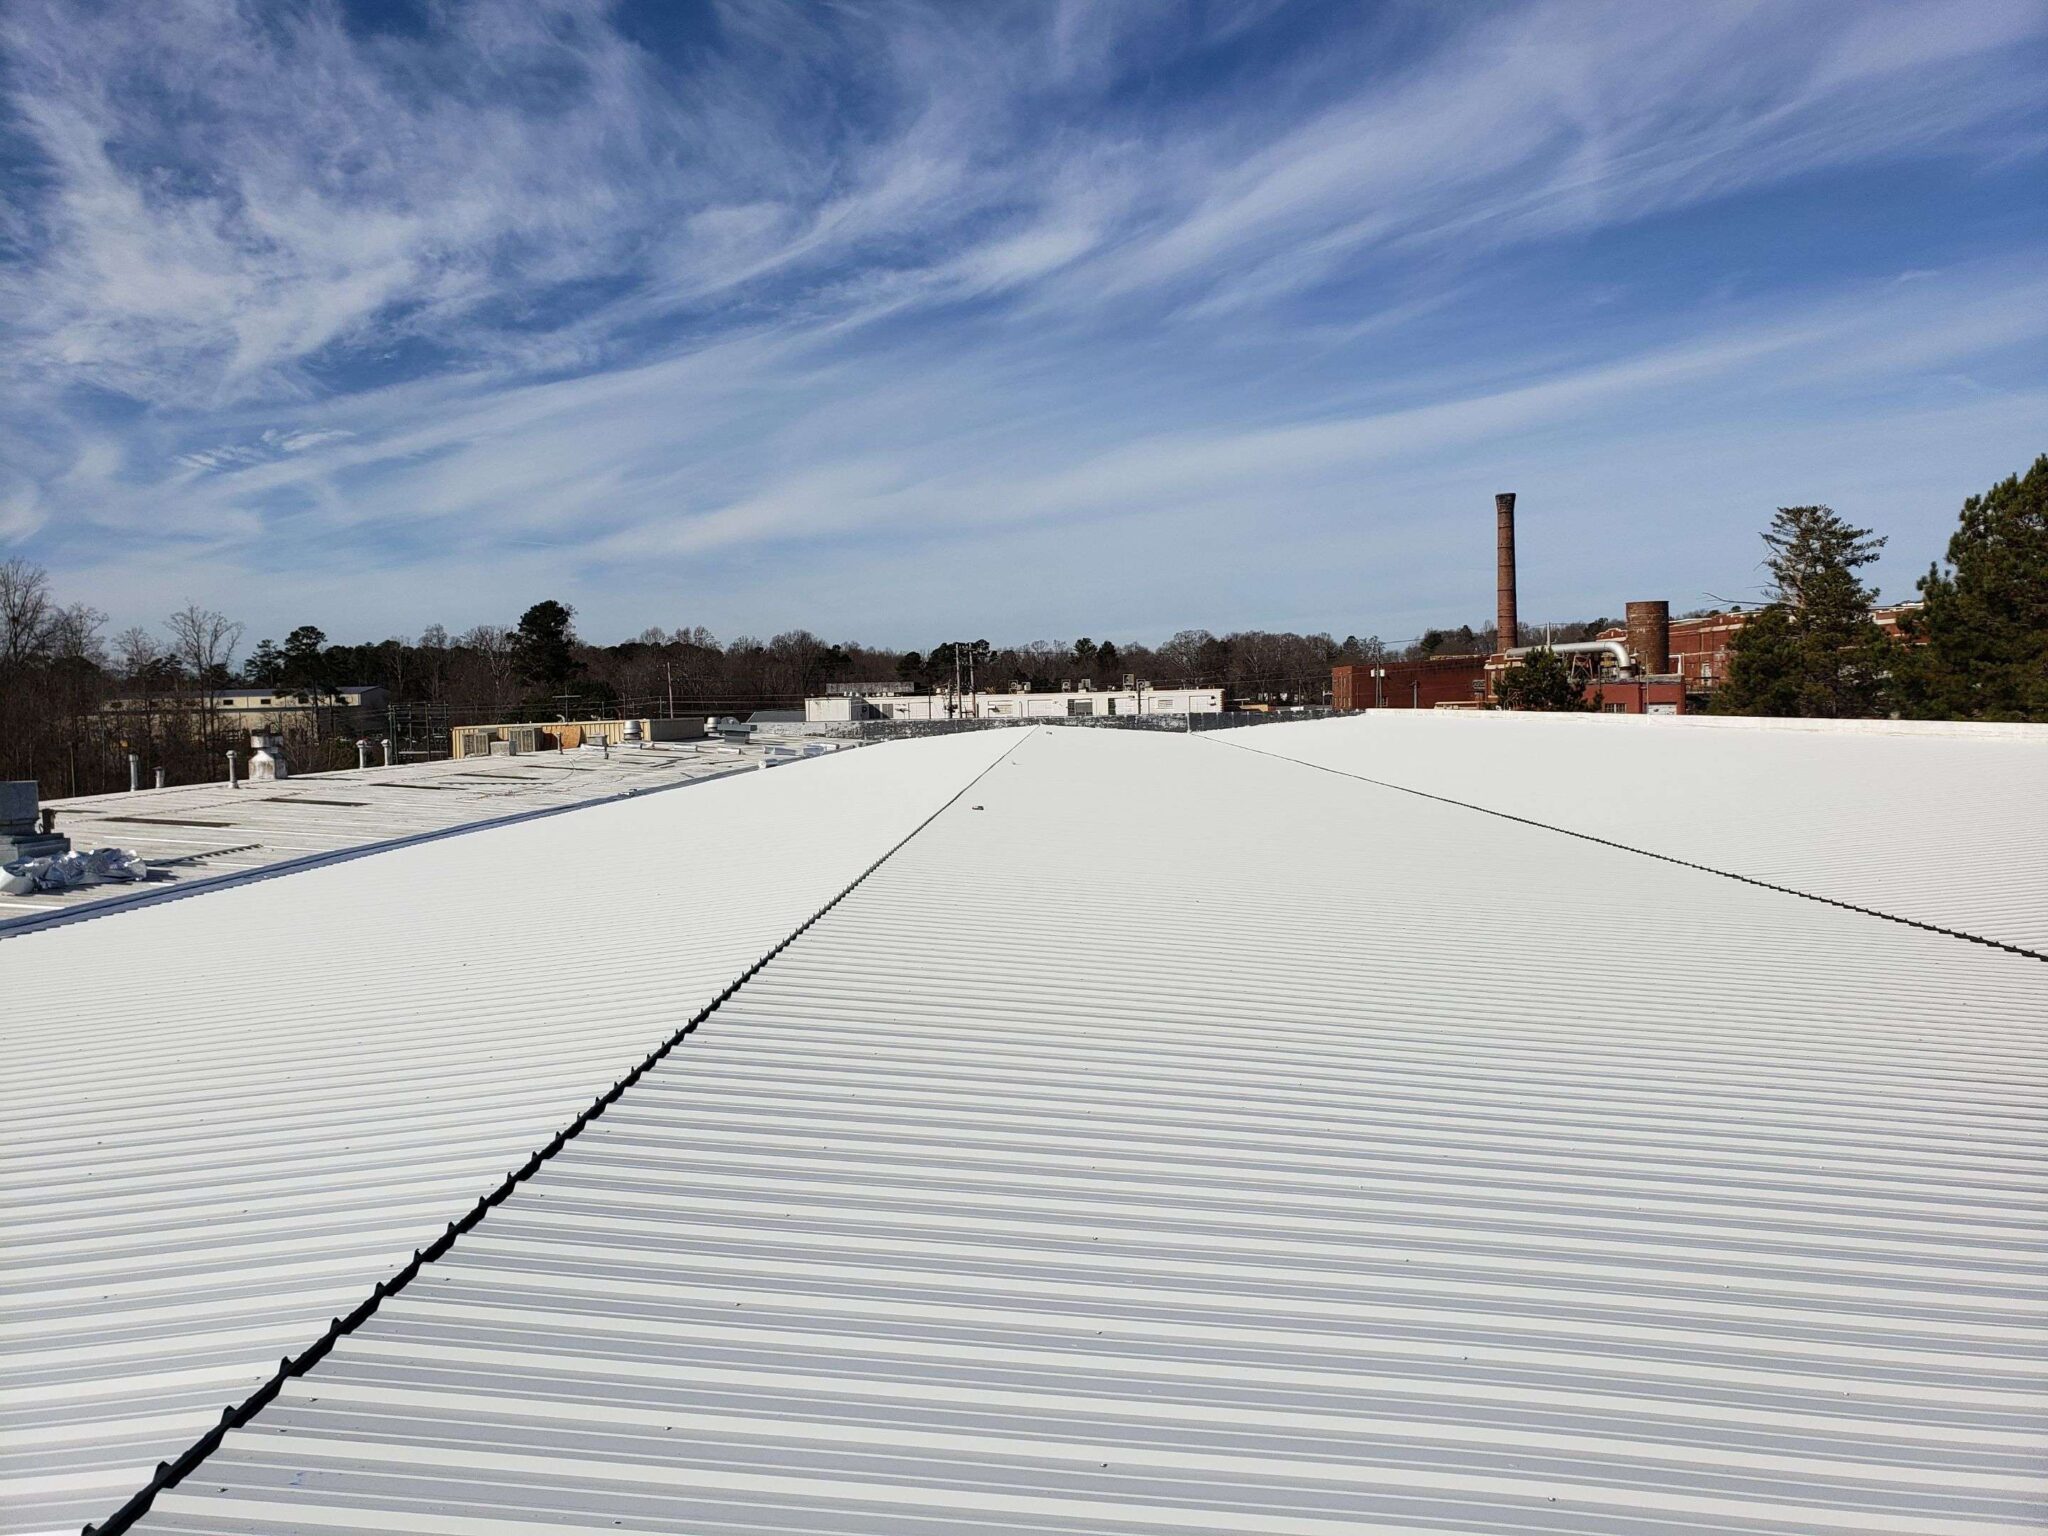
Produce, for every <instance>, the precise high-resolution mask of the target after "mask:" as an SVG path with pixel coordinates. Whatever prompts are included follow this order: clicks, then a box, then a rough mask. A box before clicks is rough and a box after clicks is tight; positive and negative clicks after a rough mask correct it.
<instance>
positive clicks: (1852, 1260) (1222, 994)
mask: <svg viewBox="0 0 2048 1536" xmlns="http://www.w3.org/2000/svg"><path fill="white" fill-rule="evenodd" d="M1004 745H1008V746H1014V747H1015V751H1014V752H1013V754H1012V755H1011V756H1010V757H1009V758H1008V759H1006V760H1005V761H1004V762H1003V763H1002V764H1001V765H999V766H998V767H996V768H995V769H993V770H992V771H991V772H990V773H989V774H988V775H987V776H986V777H985V778H984V779H983V780H981V781H980V783H979V784H977V786H976V787H975V789H974V791H973V793H972V794H971V795H969V796H967V797H965V798H964V799H963V800H962V801H961V802H959V803H957V804H955V805H954V806H953V807H952V808H951V809H949V810H948V811H946V812H945V813H944V814H943V815H941V816H940V817H939V818H937V819H936V820H935V821H934V822H933V823H932V824H931V825H930V826H929V827H927V828H926V829H925V830H924V831H922V832H921V833H919V834H918V836H917V837H915V838H914V839H913V840H911V841H910V842H909V843H908V844H907V845H906V846H905V847H904V848H903V849H902V850H901V851H900V852H898V853H897V854H896V855H894V856H893V857H892V858H891V859H889V860H888V861H887V862H886V863H885V864H883V865H882V866H881V867H880V868H879V869H878V870H877V871H876V872H875V873H873V874H872V875H871V876H870V877H868V878H867V879H866V880H865V881H864V882H863V883H862V884H861V885H860V886H858V887H857V888H856V889H855V890H854V891H853V892H852V893H851V894H850V895H849V896H848V897H847V898H846V899H845V900H844V901H843V902H842V903H840V904H839V905H838V906H837V907H835V908H834V909H833V910H832V911H831V912H830V913H829V914H827V915H826V916H825V917H824V918H823V919H821V920H820V921H819V922H818V923H817V924H816V925H815V926H813V927H812V928H811V929H809V930H808V931H807V932H806V933H805V934H804V935H803V936H802V937H801V938H800V939H798V940H797V941H796V942H795V943H793V944H792V945H791V946H790V947H789V948H788V949H786V950H785V951H784V952H783V953H782V954H780V955H779V956H778V957H777V958H776V959H775V960H774V961H773V962H772V963H771V964H769V965H768V966H766V967H765V968H763V969H762V970H761V971H760V972H759V973H758V974H756V975H755V976H754V977H753V978H752V979H751V980H750V981H749V982H748V983H747V985H746V986H744V987H743V988H741V989H740V990H739V991H738V992H737V993H736V994H734V995H733V996H732V997H731V998H730V999H729V1000H728V1001H727V1002H725V1003H724V1004H723V1005H722V1006H721V1007H720V1009H719V1010H718V1011H717V1012H716V1013H715V1014H714V1015H712V1017H711V1019H710V1020H709V1021H708V1022H707V1023H706V1025H705V1026H704V1027H703V1028H702V1029H701V1030H700V1031H699V1032H698V1033H697V1034H695V1035H693V1036H692V1037H691V1039H690V1040H689V1041H688V1042H687V1043H686V1044H685V1045H684V1046H683V1048H681V1049H680V1050H678V1051H677V1052H675V1053H674V1054H672V1055H671V1056H669V1057H668V1058H667V1059H666V1060H665V1061H664V1062H663V1063H662V1064H661V1065H660V1066H659V1067H658V1068H657V1069H656V1070H655V1071H653V1072H652V1073H650V1074H649V1075H648V1076H647V1077H645V1078H643V1079H642V1080H641V1081H640V1082H639V1083H638V1084H637V1085H636V1086H635V1087H634V1088H633V1089H632V1090H631V1091H630V1092H629V1093H628V1094H627V1095H626V1096H625V1097H623V1098H622V1099H620V1100H619V1101H618V1102H617V1103H616V1104H614V1105H613V1106H612V1107H611V1108H610V1109H608V1110H607V1111H606V1112H605V1113H604V1114H603V1115H602V1116H601V1117H600V1118H598V1119H597V1120H595V1121H593V1122H592V1123H591V1124H590V1125H589V1127H588V1128H587V1129H586V1130H585V1131H584V1132H583V1133H582V1134H581V1135H580V1136H579V1137H578V1138H576V1139H575V1140H574V1141H572V1142H571V1143H569V1145H568V1146H567V1147H566V1148H565V1149H564V1150H563V1151H562V1152H561V1154H560V1155H558V1156H557V1157H555V1158H554V1159H552V1160H551V1161H549V1162H548V1163H546V1164H544V1165H543V1166H542V1168H541V1169H540V1171H539V1172H538V1173H537V1174H536V1175H535V1176H534V1177H533V1178H532V1179H531V1180H530V1181H528V1182H527V1183H525V1184H524V1185H522V1186H521V1187H520V1188H519V1190H518V1191H517V1192H515V1193H514V1194H513V1195H512V1196H511V1198H510V1199H509V1200H508V1201H507V1202H506V1203H505V1204H503V1205H502V1206H500V1207H499V1208H498V1209H496V1210H495V1211H494V1212H493V1213H491V1214H490V1215H489V1216H488V1217H487V1218H486V1219H485V1220H484V1221H483V1222H482V1223H481V1224H480V1225H479V1226H478V1227H477V1228H476V1229H475V1230H474V1231H472V1232H470V1233H468V1234H467V1235H465V1236H464V1237H462V1238H461V1239H460V1240H459V1241H458V1242H457V1243H456V1244H455V1246H454V1247H453V1248H452V1249H451V1250H450V1251H449V1252H448V1253H447V1254H446V1255H444V1256H443V1257H442V1258H440V1259H439V1260H437V1261H436V1262H434V1263H432V1264H430V1265H428V1266H427V1267H426V1268H424V1269H423V1270H422V1271H421V1272H420V1274H419V1277H418V1278H417V1280H415V1281H414V1282H413V1284H412V1285H411V1286H410V1287H409V1288H408V1289H406V1290H405V1291H403V1292H401V1293H400V1294H398V1295H397V1296H396V1297H394V1298H392V1299H391V1300H389V1301H387V1302H386V1303H385V1304H384V1305H383V1307H382V1308H381V1310H380V1311H379V1312H378V1313H377V1314H376V1316H375V1317H374V1318H372V1319H371V1320H370V1321H369V1322H368V1323H367V1324H366V1325H365V1326H363V1327H362V1328H361V1329H360V1330H358V1331H357V1332H355V1333H354V1334H353V1335H351V1336H350V1337H348V1338H346V1339H344V1340H343V1341H342V1342H341V1344H340V1345H339V1346H338V1347H337V1349H336V1350H335V1351H334V1353H333V1354H331V1355H330V1356H328V1357H327V1359H326V1360H324V1361H323V1362H322V1363H320V1364H319V1365H318V1366H316V1367H315V1368H314V1369H313V1370H312V1371H311V1372H309V1373H308V1374H307V1375H305V1376H303V1377H301V1378H298V1379H296V1380H294V1381H291V1382H290V1383H288V1384H287V1385H286V1386H285V1388H284V1391H283V1393H282V1395H281V1396H280V1397H279V1398H278V1399H277V1400H276V1401H274V1402H273V1403H272V1404H271V1405H270V1406H269V1407H267V1408H266V1409H265V1410H264V1411H263V1412H262V1413H260V1414H259V1415H258V1416H257V1417H256V1418H255V1419H254V1420H253V1421H252V1422H251V1424H250V1425H249V1426H248V1427H247V1428H245V1429H242V1430H238V1431H236V1432H234V1433H232V1434H230V1435H229V1436H228V1437H227V1440H226V1442H225V1443H224V1444H223V1446H222V1447H221V1449H220V1450H219V1451H217V1452H216V1453H215V1454H214V1455H213V1456H212V1457H211V1458H210V1459H209V1460H208V1461H207V1462H206V1463H205V1464H204V1466H203V1467H202V1468H201V1470H200V1471H199V1472H198V1473H196V1474H195V1475H194V1476H193V1477H191V1478H190V1479H188V1480H187V1481H185V1482H184V1483H183V1484H181V1485H180V1486H179V1487H178V1488H176V1489H174V1490H172V1491H170V1492H168V1493H166V1494H164V1495H163V1496H162V1497H161V1498H160V1499H159V1500H158V1502H157V1504H156V1506H155V1509H154V1511H153V1513H152V1514H151V1515H150V1516H149V1517H148V1518H147V1519H146V1520H145V1521H144V1524H143V1528H144V1529H147V1530H156V1531H174V1530H175V1531H208V1532H241V1531H257V1530H276V1529H292V1530H302V1531H346V1532H369V1531H391V1530H407V1531H419V1532H445V1533H451V1536H452V1533H458V1532H460V1533H468V1532H481V1531H486V1530H488V1531H526V1532H533V1533H541V1532H547V1533H565V1532H588V1531H599V1530H604V1531H618V1530H641V1531H673V1530H689V1531H691V1532H693V1533H697V1536H714V1533H716V1536H739V1533H747V1536H767V1533H770V1532H773V1533H778V1536H785V1533H792V1532H811V1533H854V1532H860V1533H882V1532H891V1533H894V1532H919V1533H928V1536H931V1533H948V1536H953V1533H969V1532H977V1533H986V1532H996V1531H1003V1532H1012V1531H1035V1532H1044V1533H1080V1532H1091V1533H1123V1536H1137V1533H1141V1532H1142V1533H1158V1532H1161V1531H1175V1532H1257V1533H1262V1536H1283V1533H1297V1536H1336V1533H1340V1532H1342V1533H1356V1532H1361V1531H1372V1532H1381V1533H1396V1532H1412V1533H1417V1536H1420V1533H1423V1532H1433V1533H1439V1536H1440V1533H1443V1532H1467V1533H1499V1536H1506V1533H1515V1536H1534V1533H1557V1536H1562V1533H1566V1532H1572V1533H1588V1532H1595V1533H1603V1536H1624V1533H1628V1536H1634V1533H1645V1536H1647V1533H1653V1532H1654V1533H1658V1536H1669V1533H1670V1532H1673V1531H1678V1530H1683V1531H1687V1532H1701V1531H1717V1532H1725V1533H1742V1536H1812V1533H1844V1536H1847V1533H1856V1536H1867V1533H1876V1532H1887V1533H1897V1536H1908V1533H1910V1536H1931V1533H1941V1532H1948V1533H1975V1536H1989V1533H1993V1532H2020V1531H2033V1530H2037V1529H2039V1528H2040V1527H2041V1525H2042V1523H2043V1521H2044V1519H2048V1482H2044V1478H2043V1475H2042V1472H2041V1469H2040V1465H2039V1461H2038V1454H2037V1453H2038V1449H2039V1446H2040V1444H2041V1441H2042V1436H2043V1433H2044V1431H2048V1383H2044V1379H2043V1369H2042V1365H2041V1353H2042V1346H2043V1344H2044V1343H2048V1296H2044V1293H2043V1286H2042V1280H2043V1267H2044V1266H2043V1247H2044V1244H2043V1240H2042V1235H2041V1225H2040V1218H2041V1216H2042V1214H2043V1211H2044V1208H2048V1193H2044V1182H2048V1181H2044V1173H2048V1166H2044V1165H2048V1147H2044V1142H2043V1139H2042V1136H2041V1130H2042V1124H2043V1119H2044V1110H2048V1093H2044V1086H2048V1060H2044V1056H2048V1051H2044V1044H2043V1040H2042V1036H2041V1032H2040V1028H2039V1025H2040V1021H2041V1019H2042V1017H2043V1016H2044V1013H2048V968H2044V967H2043V966H2041V965H2040V963H2039V962H2036V961H2032V960H2028V959H2025V958H2022V957H2018V956H2014V955H2011V954H2007V953H2002V952H1998V951H1994V950H1989V949H1986V948H1983V947H1981V946H1977V945H1971V944H1966V943H1963V942H1960V941H1958V940H1955V939H1952V938H1947V937H1944V936H1941V935H1938V934H1934V933H1929V932H1924V931H1920V930H1916V929H1910V928H1905V927H1901V926H1899V925H1896V924H1891V923H1885V922H1881V921H1878V920H1876V919H1873V918H1870V917H1866V916H1862V915H1859V914H1856V913H1852V912H1847V911H1843V910H1841V909H1838V908H1833V907H1828V906H1824V905H1821V904H1817V903H1814V902H1809V901H1803V900H1800V899H1798V898H1797V897H1793V896H1788V895H1784V894H1781V893H1777V892H1772V891H1768V890H1763V889H1759V888H1757V887H1755V886H1751V885H1744V884H1742V883H1740V882H1737V881H1733V880H1729V879H1726V878H1724V877H1720V876H1716V875H1713V874H1710V873H1706V872H1702V871H1697V870H1692V869H1686V868H1682V867H1678V866H1674V865H1671V864H1668V863H1661V862H1658V861H1654V860H1650V859H1646V858H1643V857H1641V856H1640V855H1635V854H1631V853H1628V852H1626V851H1622V850H1618V849H1613V848H1607V847H1602V846H1599V845H1595V844H1591V843H1586V842H1583V841H1577V840H1571V839H1563V838H1559V837H1557V836H1556V835H1555V834H1554V833H1550V832H1546V831H1543V830H1541V829H1538V828H1532V827H1524V826H1518V825H1515V824H1512V823H1506V822H1502V821H1500V820H1499V819H1497V818H1491V817H1486V816H1483V815H1480V814H1478V813H1475V812H1472V811H1468V810H1464V809H1461V808H1458V807H1454V806H1447V805H1441V804H1434V803H1430V802H1424V801H1418V800H1415V799H1413V798H1412V797H1404V796H1401V795H1399V794H1397V793H1395V792H1393V791H1387V790H1381V789H1375V788H1372V787H1370V786H1360V785H1357V784H1354V783H1350V782H1346V781H1343V780H1339V779H1337V778H1334V777H1332V776H1329V775H1321V774H1315V773H1312V772H1309V771H1307V770H1305V769H1303V768H1301V767H1300V766H1299V765H1296V764H1293V763H1289V762H1284V761H1279V760H1275V759H1272V758H1269V757H1262V756H1258V755H1255V754H1251V753H1244V752H1238V751H1233V750H1231V749H1229V748H1228V747H1226V746H1224V745H1222V744H1220V743H1216V742H1211V741H1208V740H1206V739H1204V738H1202V737H1199V736H1197V737H1193V738H1185V737H1173V736H1149V735H1143V734H1137V733H1132V734H1122V733H1110V732H1092V731H1091V732H1066V731H1039V732H1036V733H1033V734H1032V735H1030V736H1028V737H1026V738H1024V739H1022V741H1021V742H1019V741H1017V740H1016V739H1015V738H1009V739H1007V740H1005V741H1004ZM919 750H923V747H920V748H919ZM1503 892H1506V893H1508V894H1507V895H1505V896H1504V895H1503ZM1561 897H1562V904H1561V901H1560V898H1561ZM1660 902H1672V903H1680V904H1683V906H1684V907H1685V908H1686V910H1688V911H1689V912H1691V913H1692V914H1693V921H1692V927H1691V931H1690V932H1689V934H1688V937H1687V942H1686V944H1685V945H1684V946H1682V947H1678V946H1670V945H1664V944H1660V943H1658V942H1657V941H1656V940H1655V939H1654V938H1648V937H1642V936H1639V935H1637V934H1635V933H1633V932H1631V930H1630V923H1631V922H1632V920H1633V914H1636V913H1640V912H1643V911H1646V910H1654V909H1655V908H1656V906H1657V904H1658V903H1660Z"/></svg>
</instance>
